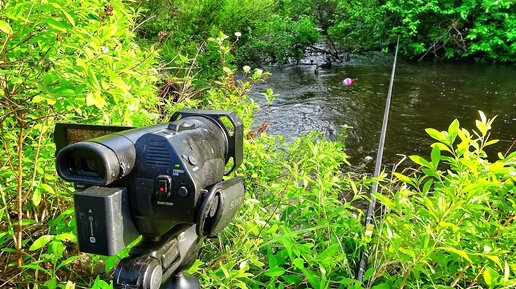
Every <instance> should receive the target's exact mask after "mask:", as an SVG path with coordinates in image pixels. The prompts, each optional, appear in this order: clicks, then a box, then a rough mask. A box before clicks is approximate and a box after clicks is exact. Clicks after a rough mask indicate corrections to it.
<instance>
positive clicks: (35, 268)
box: [22, 264, 51, 275]
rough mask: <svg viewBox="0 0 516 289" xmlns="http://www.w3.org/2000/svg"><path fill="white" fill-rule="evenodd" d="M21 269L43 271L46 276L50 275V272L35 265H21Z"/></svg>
mask: <svg viewBox="0 0 516 289" xmlns="http://www.w3.org/2000/svg"><path fill="white" fill-rule="evenodd" d="M22 268H26V269H32V270H37V271H43V272H45V273H47V274H49V275H50V274H51V273H50V270H47V269H45V268H43V267H41V266H39V265H36V264H27V265H23V266H22Z"/></svg>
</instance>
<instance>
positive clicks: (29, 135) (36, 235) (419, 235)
mask: <svg viewBox="0 0 516 289" xmlns="http://www.w3.org/2000/svg"><path fill="white" fill-rule="evenodd" d="M420 2H421V3H420ZM140 4H142V5H143V6H141V5H140ZM510 9H514V4H513V2H511V1H482V2H480V1H463V2H462V3H456V2H454V1H430V2H424V3H423V2H422V1H415V2H402V1H400V2H399V3H398V2H394V1H386V2H382V3H379V2H376V1H365V2H359V1H350V2H344V1H330V0H328V1H273V0H262V1H236V0H233V1H231V0H225V1H215V0H196V1H162V0H155V1H149V2H144V3H132V2H131V3H123V2H122V1H120V0H118V1H110V2H109V3H108V2H105V1H102V0H87V1H80V2H79V1H70V0H51V1H5V2H0V11H1V12H0V104H1V106H0V137H1V147H2V149H1V150H0V152H1V154H0V204H1V206H0V265H1V266H0V287H7V288H10V287H18V288H25V287H38V288H39V287H42V288H74V287H80V288H84V287H87V288H90V287H93V288H110V285H109V280H110V276H111V274H112V269H113V268H114V266H115V265H116V262H117V261H118V260H119V258H121V257H123V256H124V255H126V254H127V250H125V251H123V252H122V253H120V254H119V255H117V256H114V257H110V258H104V257H99V256H93V255H85V254H81V253H80V252H79V251H78V248H77V245H76V236H75V223H74V222H75V221H74V217H73V209H72V191H73V189H72V188H71V187H70V186H69V184H65V183H63V182H61V181H60V180H59V179H58V178H57V176H56V174H55V172H54V163H53V162H54V151H55V146H54V144H53V143H52V134H53V126H54V124H55V123H56V122H58V121H73V122H81V123H104V124H124V125H133V126H144V125H149V124H152V123H155V122H159V121H164V120H166V117H167V116H168V115H170V113H171V112H173V111H176V110H178V109H181V108H183V107H189V108H206V109H231V110H235V111H237V112H238V113H239V115H240V116H242V118H243V119H244V123H245V125H246V128H247V131H246V135H247V137H246V140H245V162H244V164H243V165H242V167H241V168H240V169H239V171H238V172H237V174H239V175H242V176H244V177H245V178H246V183H247V186H248V193H247V198H246V201H245V203H244V205H243V207H242V208H241V210H240V211H239V213H238V214H237V217H236V218H235V220H234V222H233V223H232V224H231V225H230V226H229V227H228V228H227V229H226V230H225V231H224V232H223V233H222V234H221V236H220V238H219V239H216V240H210V241H208V242H207V243H206V245H205V248H204V250H203V252H202V254H201V256H200V257H199V261H197V262H196V264H195V265H194V266H193V267H192V268H191V269H190V270H189V271H190V272H191V273H194V274H196V275H197V276H199V277H200V279H201V281H202V284H203V286H204V287H206V288H306V287H310V288H376V289H380V288H404V287H407V288H434V287H439V288H450V287H459V288H480V287H482V288H510V287H514V286H516V274H515V272H516V253H515V250H514V244H515V243H516V225H515V222H514V217H515V212H516V195H515V192H516V189H515V186H514V182H515V181H516V177H515V176H516V153H512V154H509V155H504V154H499V156H498V160H497V161H494V162H492V161H489V160H488V158H487V155H486V153H485V151H484V149H485V147H487V146H490V145H494V144H495V143H496V141H495V140H490V139H489V130H490V128H491V125H492V124H493V120H492V119H488V118H487V117H486V116H484V115H483V114H482V113H481V114H480V119H479V120H478V121H477V124H476V128H474V130H471V129H470V130H467V129H464V128H461V127H460V125H459V122H458V121H454V122H453V123H452V124H451V125H450V127H449V128H448V130H447V131H443V132H439V131H437V130H434V129H428V130H427V132H428V134H429V135H430V137H432V138H434V139H435V140H436V143H434V144H433V150H432V153H431V155H430V156H429V157H422V156H412V157H411V159H412V160H413V162H414V166H415V167H419V169H417V170H416V171H415V172H411V173H409V172H392V173H391V172H388V173H387V172H386V173H384V174H383V175H382V176H381V178H380V179H379V180H376V181H380V182H381V187H382V194H377V195H376V197H377V198H378V199H379V200H380V201H381V202H382V204H383V205H384V206H385V209H386V212H385V214H384V216H383V217H382V218H379V219H378V220H377V222H376V224H375V225H376V229H375V230H374V231H373V232H374V234H373V237H372V238H371V236H370V235H369V234H368V233H369V231H368V232H365V231H364V229H363V227H362V224H361V220H362V217H363V216H362V215H363V213H362V211H361V210H360V209H358V208H357V207H356V206H355V205H356V203H357V202H363V201H364V200H366V199H367V194H366V192H368V189H369V187H370V185H371V182H372V181H375V180H372V179H370V178H368V177H366V176H360V175H357V174H355V173H351V172H347V171H348V168H349V164H348V163H347V156H346V154H345V152H344V147H343V145H342V143H339V142H330V141H327V140H325V139H324V138H322V137H321V136H320V135H319V134H317V133H315V132H314V133H311V134H308V135H306V136H303V137H301V138H299V139H295V140H286V139H283V138H281V137H277V136H269V135H267V134H266V133H263V131H262V130H257V131H249V127H250V125H251V123H252V122H253V119H252V117H253V113H254V112H255V111H256V110H257V109H259V108H258V106H257V104H256V103H255V102H254V101H253V100H252V99H251V98H250V97H249V92H250V90H251V89H252V87H253V85H254V84H256V83H257V82H259V81H262V80H263V79H265V78H266V77H267V76H268V74H267V73H265V72H263V71H262V70H260V69H252V68H250V67H249V66H244V67H242V68H240V67H239V66H238V63H241V62H243V61H254V62H255V63H258V62H261V61H263V60H266V59H268V60H274V61H280V62H283V61H286V60H288V59H289V58H294V59H295V58H297V59H299V58H300V57H302V55H303V54H304V52H305V48H306V47H309V46H314V45H315V44H316V43H317V41H319V39H320V38H323V39H327V40H328V41H330V42H331V44H330V45H329V46H328V47H329V48H327V49H328V50H329V51H328V52H329V53H333V54H335V55H336V56H338V55H337V53H336V52H335V51H341V50H347V51H355V50H363V49H376V48H384V47H388V45H389V44H390V43H392V41H393V40H394V39H395V37H397V35H401V37H402V42H403V43H404V51H405V53H406V54H407V55H409V56H413V57H421V56H423V55H424V54H425V53H427V52H429V53H431V54H434V55H435V56H436V57H448V58H455V57H475V58H478V59H485V60H490V61H507V62H513V61H514V53H515V51H516V48H515V44H514V37H515V36H514V31H515V30H514V25H515V19H514V17H515V15H514V13H510V11H511V10H510ZM437 24H438V25H437ZM223 31H226V32H229V31H231V32H232V34H231V36H227V35H224V34H223V33H222V32H223ZM136 33H138V34H136ZM233 33H234V34H233ZM342 35H345V36H342ZM459 36H461V37H462V38H461V37H459ZM460 39H462V40H460ZM459 40H460V41H459ZM461 41H462V42H461ZM457 44H460V45H458V46H457ZM314 49H315V48H314ZM332 50H333V52H332ZM249 63H251V62H249ZM237 73H238V75H239V77H235V75H236V74H237ZM238 79H239V80H238ZM264 97H265V98H266V99H267V101H271V100H272V99H273V98H274V94H273V92H272V91H271V90H267V91H266V93H264ZM366 248H369V250H370V256H371V257H370V262H369V267H368V268H369V269H368V270H367V272H366V274H365V279H366V282H364V283H363V284H360V283H359V282H357V281H355V280H354V279H353V278H354V274H355V271H356V266H357V263H358V259H359V255H360V251H361V250H363V249H366Z"/></svg>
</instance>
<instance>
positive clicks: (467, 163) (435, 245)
mask: <svg viewBox="0 0 516 289" xmlns="http://www.w3.org/2000/svg"><path fill="white" fill-rule="evenodd" d="M480 116H481V119H480V120H477V121H476V130H474V131H473V133H470V131H468V130H466V129H464V128H460V126H459V122H458V121H457V120H455V121H454V122H453V123H452V124H451V125H450V127H449V128H448V130H447V131H442V132H439V131H437V130H435V129H427V133H428V134H429V135H430V136H431V137H432V138H433V139H435V140H436V141H437V142H435V143H434V144H433V145H432V147H433V149H432V154H431V157H430V159H429V160H428V159H425V158H422V157H420V156H411V157H410V158H411V159H412V161H414V162H415V163H416V164H417V165H419V166H421V168H422V169H421V172H420V173H417V174H415V175H413V176H407V175H403V174H400V173H395V175H396V177H397V178H398V179H399V180H400V181H401V187H400V189H398V190H395V191H393V192H391V193H390V194H389V195H381V194H377V195H376V196H377V198H378V199H379V200H381V202H382V203H383V205H384V206H385V207H386V208H387V209H388V211H387V213H386V214H385V215H384V216H383V221H382V222H380V224H379V227H380V230H381V232H380V236H379V238H378V239H377V240H376V253H375V256H376V258H375V260H374V265H373V267H374V268H372V269H371V271H370V282H371V283H378V282H381V283H385V284H389V286H394V287H399V288H403V287H408V288H436V287H439V288H448V287H450V288H451V287H460V288H513V287H514V286H516V274H515V272H516V262H515V261H516V253H515V252H516V251H515V250H514V244H515V242H516V224H515V223H514V217H515V212H516V195H515V192H516V190H515V188H516V187H515V185H514V183H515V181H516V178H515V176H516V153H514V152H513V153H512V154H509V155H502V154H499V155H498V160H496V161H494V162H492V161H489V160H488V159H487V154H486V152H485V148H486V147H487V146H489V145H492V144H494V143H496V142H497V140H490V139H489V130H490V128H491V125H492V122H493V119H487V118H486V117H485V115H484V114H483V113H480Z"/></svg>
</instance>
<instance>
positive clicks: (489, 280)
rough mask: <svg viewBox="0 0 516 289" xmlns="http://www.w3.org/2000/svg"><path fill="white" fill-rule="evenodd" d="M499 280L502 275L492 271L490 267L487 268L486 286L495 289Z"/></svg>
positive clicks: (485, 274)
mask: <svg viewBox="0 0 516 289" xmlns="http://www.w3.org/2000/svg"><path fill="white" fill-rule="evenodd" d="M498 278H500V274H498V272H496V271H495V270H493V269H491V268H490V267H487V268H486V269H485V270H484V281H486V284H487V286H489V288H494V287H496V285H498Z"/></svg>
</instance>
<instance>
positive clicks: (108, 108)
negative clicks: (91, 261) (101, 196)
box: [0, 0, 159, 288]
mask: <svg viewBox="0 0 516 289" xmlns="http://www.w3.org/2000/svg"><path fill="white" fill-rule="evenodd" d="M0 11H1V12H0V56H1V59H0V137H1V143H2V150H1V151H2V153H1V154H0V163H1V166H0V194H1V197H2V198H1V201H2V203H1V204H2V206H1V207H2V208H1V209H0V219H1V224H2V225H1V227H0V228H1V233H0V246H1V248H2V249H1V250H2V252H3V253H5V255H4V260H5V262H6V264H8V265H9V267H8V270H7V272H8V273H7V275H8V276H16V275H17V272H18V271H20V270H21V273H22V274H21V275H18V276H19V277H18V279H13V280H10V281H9V282H13V281H16V282H17V283H18V284H26V283H36V284H37V283H41V284H44V286H45V287H48V288H55V287H56V285H57V283H58V282H66V279H67V278H70V279H75V278H77V276H73V275H74V274H75V273H74V271H73V270H70V268H69V266H67V265H68V264H69V263H70V262H72V261H73V260H74V259H76V258H77V256H74V255H75V254H77V252H76V251H68V252H67V251H65V248H66V244H70V242H74V241H75V236H74V229H73V228H74V225H73V220H72V218H71V217H72V216H71V211H69V210H68V211H65V208H67V207H68V206H69V205H70V201H71V199H70V196H71V195H70V189H69V188H68V187H64V186H59V185H58V182H57V178H56V176H55V173H54V153H55V146H54V144H53V142H52V132H53V129H52V128H53V126H54V123H55V122H56V121H75V122H83V123H86V122H89V123H105V124H124V125H137V126H140V125H144V124H149V123H151V122H153V121H155V120H156V119H158V117H159V115H158V114H157V109H156V108H157V104H158V103H159V99H158V98H157V97H155V95H156V94H155V93H156V89H155V87H154V86H153V83H154V82H155V81H156V80H157V79H158V75H157V73H156V71H155V70H153V69H152V67H153V66H154V65H155V64H156V52H155V51H153V50H152V49H150V50H142V49H140V48H139V47H138V45H137V44H136V43H135V42H134V33H133V32H132V30H133V27H134V19H135V17H136V13H135V11H133V10H132V9H129V8H127V7H126V6H125V5H124V4H122V2H121V1H111V2H109V3H108V2H105V1H100V0H88V1H80V2H77V1H66V0H52V1H4V2H1V3H0ZM63 211H65V212H68V213H66V214H65V213H61V212H63ZM52 219H54V221H51V220H52ZM57 220H59V221H57ZM47 222H48V223H47ZM52 223H54V225H53V224H52ZM13 248H15V249H16V250H14V252H13ZM27 250H28V251H27ZM37 252H40V253H41V254H37ZM57 271H60V272H66V273H62V274H64V275H62V276H61V277H60V278H58V276H57V275H56V272H57ZM64 276H66V277H64ZM6 281H7V280H6ZM40 281H41V282H40Z"/></svg>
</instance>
